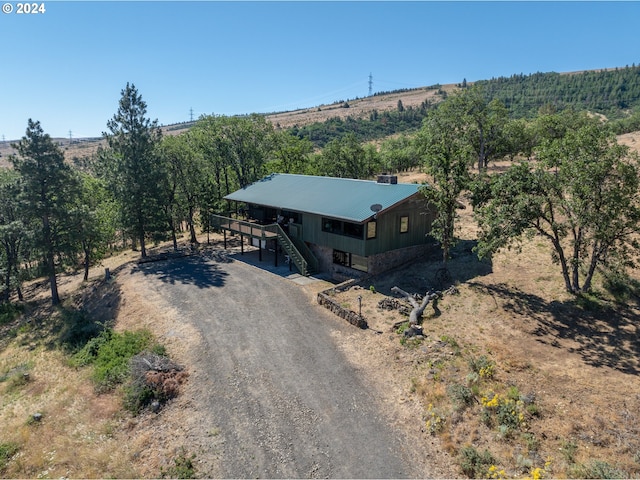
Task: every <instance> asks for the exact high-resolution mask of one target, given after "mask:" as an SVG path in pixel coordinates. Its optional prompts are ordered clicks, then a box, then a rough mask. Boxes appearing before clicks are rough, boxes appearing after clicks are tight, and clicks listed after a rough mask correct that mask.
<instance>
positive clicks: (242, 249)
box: [240, 232, 244, 255]
mask: <svg viewBox="0 0 640 480" xmlns="http://www.w3.org/2000/svg"><path fill="white" fill-rule="evenodd" d="M240 255H244V235H242V232H240Z"/></svg>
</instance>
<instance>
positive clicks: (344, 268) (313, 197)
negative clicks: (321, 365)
mask: <svg viewBox="0 0 640 480" xmlns="http://www.w3.org/2000/svg"><path fill="white" fill-rule="evenodd" d="M422 187H423V186H422V185H418V184H403V183H398V182H397V177H395V176H391V175H380V176H379V177H378V180H377V181H370V180H354V179H346V178H332V177H317V176H308V175H292V174H272V175H269V176H268V177H265V178H263V179H262V180H259V181H257V182H255V183H253V184H251V185H249V186H247V187H245V188H242V189H240V190H238V191H236V192H233V193H231V194H229V195H227V196H226V197H224V198H225V199H226V200H230V201H233V202H236V210H238V209H239V208H243V209H244V211H245V212H246V215H247V218H248V219H249V220H250V221H248V222H242V221H239V220H232V219H230V218H228V217H219V216H216V219H215V221H214V224H215V225H216V226H217V227H219V228H221V229H222V230H224V231H232V232H235V233H240V234H242V235H246V236H248V237H251V238H252V239H253V242H254V245H257V246H260V247H261V248H262V247H264V246H265V244H266V242H268V241H276V242H279V245H280V247H281V248H283V249H284V250H285V251H286V252H287V255H288V256H289V258H290V259H291V261H293V262H294V263H295V265H296V266H298V269H299V270H300V271H301V272H302V273H303V274H307V273H309V271H312V270H317V271H320V272H327V273H330V274H331V275H332V277H334V278H343V277H353V276H354V275H355V276H362V275H363V274H365V273H368V274H377V273H380V272H383V271H385V270H389V269H391V268H393V267H395V266H397V265H400V264H403V263H405V262H407V261H409V260H410V259H412V258H415V257H417V256H420V255H422V254H424V253H425V252H426V250H427V249H428V248H429V247H430V246H432V245H433V244H434V242H433V239H431V238H430V237H429V236H428V234H429V232H430V229H431V223H432V221H433V219H434V215H435V210H434V209H433V208H428V205H427V203H426V200H425V197H424V195H423V194H422V193H421V192H420V189H421V188H422ZM225 219H226V220H225ZM225 239H226V237H225ZM292 247H295V248H292ZM294 250H295V251H294ZM298 261H300V265H299V264H298V263H299V262H298Z"/></svg>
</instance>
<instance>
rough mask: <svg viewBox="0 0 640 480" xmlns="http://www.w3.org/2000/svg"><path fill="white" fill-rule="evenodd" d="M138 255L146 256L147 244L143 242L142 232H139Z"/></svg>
mask: <svg viewBox="0 0 640 480" xmlns="http://www.w3.org/2000/svg"><path fill="white" fill-rule="evenodd" d="M140 256H141V257H142V258H146V257H147V246H146V245H145V243H144V232H142V233H140Z"/></svg>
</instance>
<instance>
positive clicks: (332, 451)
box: [134, 254, 437, 478]
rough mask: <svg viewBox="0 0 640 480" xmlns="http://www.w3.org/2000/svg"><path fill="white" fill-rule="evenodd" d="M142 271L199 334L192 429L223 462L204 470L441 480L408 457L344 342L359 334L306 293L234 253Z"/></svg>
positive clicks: (193, 356)
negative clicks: (233, 257)
mask: <svg viewBox="0 0 640 480" xmlns="http://www.w3.org/2000/svg"><path fill="white" fill-rule="evenodd" d="M134 275H135V276H139V277H140V279H139V281H140V282H141V285H144V286H145V287H150V288H152V289H153V290H154V291H155V292H157V293H158V294H159V295H161V296H162V297H163V298H164V300H165V301H167V302H168V305H171V307H172V308H173V309H175V310H177V312H178V313H179V318H180V320H181V321H183V322H188V323H189V324H190V325H191V326H193V327H195V328H196V329H197V330H198V331H199V334H200V341H198V342H194V345H193V348H192V349H191V350H190V352H189V357H190V366H189V368H190V380H189V383H190V384H191V388H190V389H189V390H190V392H191V395H192V398H190V399H189V403H190V404H191V405H192V408H193V410H194V411H196V412H199V413H198V415H199V418H197V419H195V420H192V421H191V422H190V423H191V424H190V426H188V427H185V428H188V429H189V431H190V432H191V436H192V437H193V438H194V442H195V443H201V445H200V448H201V450H202V448H204V445H202V444H203V443H205V444H206V448H208V449H209V455H213V456H215V457H216V461H215V462H213V463H211V464H210V465H211V470H207V471H200V472H199V473H200V474H201V475H203V476H216V477H225V478H249V477H266V478H285V477H286V478H321V477H325V478H327V477H328V478H403V477H404V478H407V477H408V478H417V477H420V478H425V477H433V476H437V474H436V473H434V472H433V471H432V470H431V469H430V466H429V464H428V460H427V459H425V458H422V457H420V458H416V457H415V456H414V455H412V454H411V453H409V452H413V451H414V448H412V446H411V445H409V443H410V441H409V440H408V439H407V437H406V436H405V435H404V434H403V432H402V431H401V429H399V428H397V427H396V426H393V425H392V422H391V421H390V419H389V417H388V416H387V415H386V414H385V413H384V412H385V410H384V405H383V404H382V402H381V400H380V399H379V398H378V397H377V395H376V394H375V393H374V392H375V391H376V390H375V389H374V388H372V386H371V385H370V384H369V380H368V379H367V377H366V376H365V375H364V374H363V372H362V371H360V369H359V368H358V367H357V365H353V363H350V362H349V361H348V360H347V359H346V358H345V357H344V354H343V353H342V351H341V350H340V348H339V347H338V345H336V341H335V338H340V337H341V336H342V335H343V334H345V335H349V334H350V333H352V331H353V329H354V327H352V326H351V325H348V324H347V323H346V322H344V321H343V320H340V319H338V318H336V317H334V316H333V315H331V314H330V313H328V312H327V311H326V310H324V309H322V308H321V307H319V306H318V305H314V304H313V303H311V302H310V301H309V297H308V295H307V294H305V293H304V292H303V291H302V290H301V288H300V287H299V286H297V285H295V284H293V283H292V282H291V281H289V280H287V279H284V278H282V277H279V276H277V275H273V274H272V273H269V272H267V271H264V270H261V269H258V268H255V267H253V266H251V265H248V264H245V263H243V262H238V261H233V260H230V259H229V258H228V257H226V255H224V254H216V255H211V256H209V257H208V258H207V257H200V256H192V257H186V258H183V259H175V260H171V261H162V262H155V263H149V264H144V265H140V266H138V268H137V273H134ZM202 438H208V441H206V442H202V441H201V439H202ZM199 439H200V441H199V442H198V441H197V440H199ZM205 455H206V452H205ZM199 456H202V452H201V453H200V455H199ZM214 466H215V468H214ZM201 468H202V466H201Z"/></svg>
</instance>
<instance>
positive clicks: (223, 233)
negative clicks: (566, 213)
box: [222, 228, 227, 250]
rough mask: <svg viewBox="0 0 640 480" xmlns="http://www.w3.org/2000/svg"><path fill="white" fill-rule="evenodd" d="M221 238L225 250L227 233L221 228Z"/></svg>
mask: <svg viewBox="0 0 640 480" xmlns="http://www.w3.org/2000/svg"><path fill="white" fill-rule="evenodd" d="M222 238H224V249H225V250H226V249H227V231H226V230H225V229H224V228H223V229H222Z"/></svg>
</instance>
